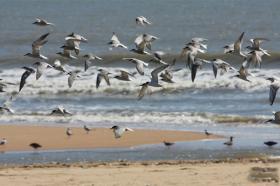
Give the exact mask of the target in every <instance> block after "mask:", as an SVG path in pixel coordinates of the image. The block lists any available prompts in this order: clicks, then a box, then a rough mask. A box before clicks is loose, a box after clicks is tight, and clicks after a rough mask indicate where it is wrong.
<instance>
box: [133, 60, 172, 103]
mask: <svg viewBox="0 0 280 186" xmlns="http://www.w3.org/2000/svg"><path fill="white" fill-rule="evenodd" d="M168 66H169V65H162V66H160V67H158V68H156V69H154V70H153V71H152V72H151V75H152V78H151V81H147V82H146V83H143V84H142V85H140V86H142V88H141V89H140V91H139V94H138V100H141V99H142V98H143V97H144V95H145V94H146V91H147V90H148V86H152V87H162V85H160V84H159V82H158V74H159V73H160V72H161V71H163V70H164V69H166V68H167V67H168Z"/></svg>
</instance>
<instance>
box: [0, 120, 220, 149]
mask: <svg viewBox="0 0 280 186" xmlns="http://www.w3.org/2000/svg"><path fill="white" fill-rule="evenodd" d="M72 129H73V135H72V136H71V137H68V136H67V135H66V128H65V127H44V126H20V125H9V126H3V125H1V126H0V138H2V137H5V138H7V140H8V144H6V145H4V146H0V151H26V150H32V148H31V147H29V144H30V143H32V142H36V143H39V144H41V145H42V146H43V148H42V150H57V149H94V148H109V147H132V146H137V145H143V144H157V143H162V142H163V141H171V142H175V141H193V140H202V139H206V138H209V139H215V138H220V137H221V136H216V135H211V136H209V137H206V136H205V134H204V133H198V132H188V131H164V130H142V129H139V130H135V131H134V132H126V133H125V134H124V135H123V136H122V137H121V138H120V139H115V138H114V135H113V132H112V130H111V129H108V128H95V129H93V130H92V131H91V132H90V133H89V134H87V133H86V132H85V130H84V129H83V128H72Z"/></svg>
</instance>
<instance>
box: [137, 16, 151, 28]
mask: <svg viewBox="0 0 280 186" xmlns="http://www.w3.org/2000/svg"><path fill="white" fill-rule="evenodd" d="M135 21H136V24H137V25H141V26H145V25H151V24H152V23H151V22H150V21H149V20H148V19H147V18H146V17H144V16H138V17H136V19H135Z"/></svg>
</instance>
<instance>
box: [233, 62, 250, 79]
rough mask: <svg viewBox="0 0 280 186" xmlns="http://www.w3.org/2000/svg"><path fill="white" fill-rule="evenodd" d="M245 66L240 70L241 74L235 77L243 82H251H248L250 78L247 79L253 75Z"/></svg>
mask: <svg viewBox="0 0 280 186" xmlns="http://www.w3.org/2000/svg"><path fill="white" fill-rule="evenodd" d="M243 64H244V63H243ZM243 64H242V65H241V67H240V69H239V71H238V73H239V74H237V75H235V76H234V77H238V78H239V79H242V80H244V81H248V82H251V81H250V80H248V78H247V77H248V76H249V75H251V74H250V73H249V72H248V70H247V68H245V67H244V65H243Z"/></svg>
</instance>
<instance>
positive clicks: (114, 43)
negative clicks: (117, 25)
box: [108, 32, 128, 49]
mask: <svg viewBox="0 0 280 186" xmlns="http://www.w3.org/2000/svg"><path fill="white" fill-rule="evenodd" d="M108 44H109V45H110V46H111V47H115V48H117V47H121V48H125V49H128V48H127V46H125V45H124V44H122V43H121V42H120V40H119V38H118V37H117V35H116V33H115V32H113V36H112V38H111V40H110V42H109V43H108Z"/></svg>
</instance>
